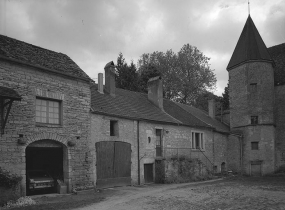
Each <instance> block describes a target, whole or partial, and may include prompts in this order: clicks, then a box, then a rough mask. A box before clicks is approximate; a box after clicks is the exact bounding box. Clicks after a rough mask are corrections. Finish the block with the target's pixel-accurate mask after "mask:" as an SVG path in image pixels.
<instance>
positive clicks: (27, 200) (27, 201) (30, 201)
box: [4, 197, 36, 208]
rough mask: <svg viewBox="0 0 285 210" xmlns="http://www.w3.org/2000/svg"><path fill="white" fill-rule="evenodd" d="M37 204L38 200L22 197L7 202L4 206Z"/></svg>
mask: <svg viewBox="0 0 285 210" xmlns="http://www.w3.org/2000/svg"><path fill="white" fill-rule="evenodd" d="M35 204H36V202H35V201H34V200H33V199H31V198H30V197H21V198H19V199H18V200H16V201H9V202H7V204H6V205H5V206H4V208H12V207H23V206H30V205H35Z"/></svg>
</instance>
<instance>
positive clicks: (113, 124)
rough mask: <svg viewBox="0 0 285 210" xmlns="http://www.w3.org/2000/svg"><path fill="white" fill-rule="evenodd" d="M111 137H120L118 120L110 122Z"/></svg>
mask: <svg viewBox="0 0 285 210" xmlns="http://www.w3.org/2000/svg"><path fill="white" fill-rule="evenodd" d="M110 136H119V126H118V121H116V120H110Z"/></svg>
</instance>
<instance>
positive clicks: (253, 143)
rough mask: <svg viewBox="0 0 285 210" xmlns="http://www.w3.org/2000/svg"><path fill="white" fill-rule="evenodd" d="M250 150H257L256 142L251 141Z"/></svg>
mask: <svg viewBox="0 0 285 210" xmlns="http://www.w3.org/2000/svg"><path fill="white" fill-rule="evenodd" d="M251 150H258V142H257V141H256V142H254V141H253V142H251Z"/></svg>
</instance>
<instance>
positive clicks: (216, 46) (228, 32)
mask: <svg viewBox="0 0 285 210" xmlns="http://www.w3.org/2000/svg"><path fill="white" fill-rule="evenodd" d="M0 2H1V3H0V18H1V19H0V33H1V34H2V35H6V36H9V37H12V38H16V39H19V40H21V41H25V42H28V43H31V44H34V45H37V46H40V47H43V48H46V49H49V50H53V51H56V52H61V53H64V54H67V55H68V56H69V57H71V59H73V60H74V61H75V62H76V63H77V64H78V65H79V66H80V67H81V68H82V69H83V70H84V71H85V72H86V73H87V74H88V75H89V76H90V77H91V78H94V79H95V78H97V75H98V73H99V72H102V73H103V72H104V66H105V64H106V63H108V62H109V61H111V60H113V61H114V62H116V60H117V57H118V54H119V52H122V53H123V55H124V57H125V58H126V60H127V62H130V60H134V62H135V63H136V62H137V60H138V58H139V57H140V56H141V55H142V54H143V53H152V52H154V51H163V52H165V51H166V50H167V49H172V50H173V51H174V52H178V51H179V50H180V48H181V47H182V46H183V45H184V44H187V43H189V44H190V45H192V46H196V47H197V48H198V49H199V50H200V51H201V52H203V53H204V54H205V55H206V56H207V57H209V58H211V60H210V64H211V68H212V69H215V74H216V76H217V89H216V91H215V94H217V95H221V93H222V92H223V90H224V87H225V86H226V84H227V80H228V72H227V71H226V67H227V64H228V62H229V59H230V57H231V55H232V53H233V50H234V47H235V45H236V43H237V41H238V38H239V36H240V34H241V31H242V28H243V26H244V24H245V22H246V19H247V16H248V3H247V0H109V1H107V0H105V1H104V0H48V1H47V0H0ZM250 15H251V17H252V19H253V21H254V23H255V25H256V27H257V29H258V30H259V33H260V35H261V36H262V38H263V41H264V42H265V44H266V46H267V47H270V46H273V45H278V44H281V43H284V42H285V0H251V1H250Z"/></svg>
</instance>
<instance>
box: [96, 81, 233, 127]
mask: <svg viewBox="0 0 285 210" xmlns="http://www.w3.org/2000/svg"><path fill="white" fill-rule="evenodd" d="M91 94H92V97H91V107H92V109H93V113H98V114H102V115H112V116H117V117H122V118H128V119H139V120H149V121H156V122H161V123H172V124H179V125H185V126H191V127H199V128H207V129H209V128H211V129H212V128H215V129H216V130H217V131H220V132H229V128H228V127H227V126H226V125H223V124H222V123H220V122H218V121H217V120H214V119H212V118H209V117H208V115H207V114H206V113H205V112H203V111H201V110H199V109H196V108H193V107H191V106H188V105H181V104H179V103H175V102H173V101H170V100H167V99H164V100H163V108H164V111H162V110H161V109H159V108H158V107H156V106H155V105H154V104H152V103H151V102H150V101H149V100H148V96H147V94H145V93H139V92H133V91H128V90H123V89H119V88H116V95H115V96H111V95H109V94H108V93H105V94H100V93H99V92H98V91H97V85H93V86H92V87H91Z"/></svg>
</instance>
